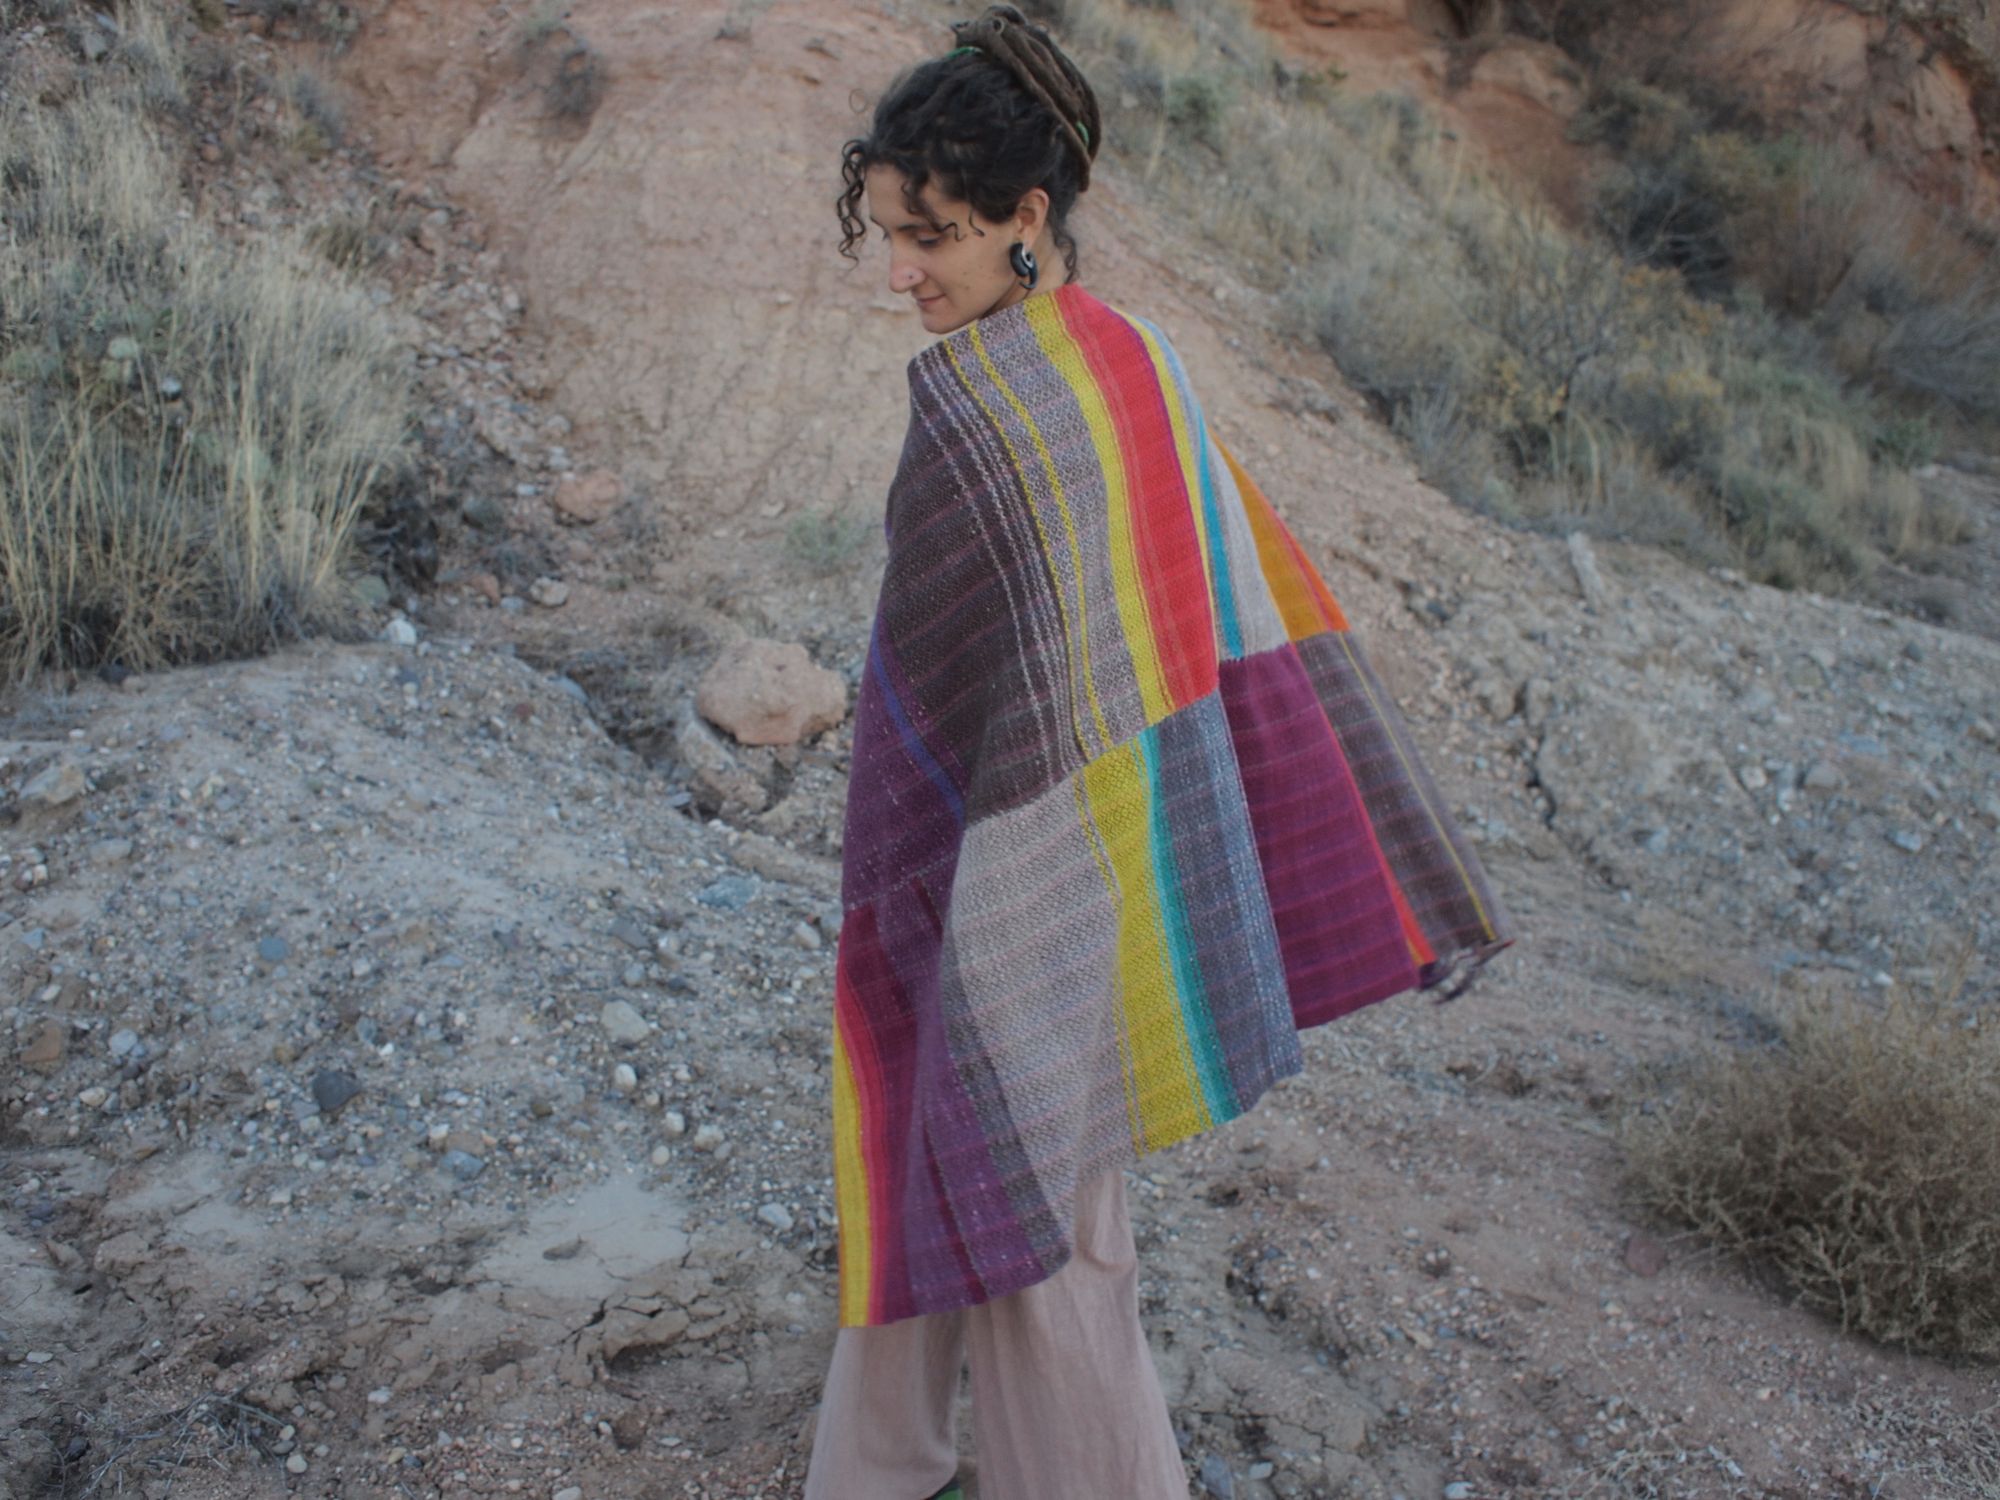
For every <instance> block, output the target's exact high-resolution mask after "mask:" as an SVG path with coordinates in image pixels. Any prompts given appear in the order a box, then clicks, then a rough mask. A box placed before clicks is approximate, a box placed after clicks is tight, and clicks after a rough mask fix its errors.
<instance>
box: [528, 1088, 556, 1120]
mask: <svg viewBox="0 0 2000 1500" xmlns="http://www.w3.org/2000/svg"><path fill="white" fill-rule="evenodd" d="M555 1112H556V1105H555V1101H554V1100H553V1099H551V1098H549V1097H548V1096H547V1095H546V1094H536V1095H535V1096H534V1097H533V1098H531V1099H530V1100H529V1101H528V1113H529V1114H531V1115H533V1116H534V1117H535V1118H536V1119H537V1120H546V1119H548V1118H549V1116H550V1115H553V1114H554V1113H555Z"/></svg>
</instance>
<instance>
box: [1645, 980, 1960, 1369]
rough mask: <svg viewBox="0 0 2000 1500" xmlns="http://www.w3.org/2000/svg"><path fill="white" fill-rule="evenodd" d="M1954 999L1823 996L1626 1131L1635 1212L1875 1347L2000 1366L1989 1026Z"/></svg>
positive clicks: (1707, 1061) (1696, 1073) (1710, 1063)
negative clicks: (1743, 1264) (1776, 1279)
mask: <svg viewBox="0 0 2000 1500" xmlns="http://www.w3.org/2000/svg"><path fill="white" fill-rule="evenodd" d="M1953 998H1954V997H1951V996H1948V995H1933V996H1931V997H1928V998H1919V997H1916V996H1913V995H1911V994H1909V993H1908V992H1907V991H1904V990H1898V991H1896V992H1895V993H1894V995H1893V997H1892V998H1891V999H1890V1000H1888V1001H1887V1002H1886V1003H1880V1004H1878V1003H1870V1002H1866V1001H1861V1000H1850V999H1836V998H1832V997H1820V998H1816V999H1813V1000H1810V1001H1798V1002H1794V1003H1793V1004H1791V1005H1789V1006H1788V1007H1785V1008H1783V1009H1782V1010H1781V1011H1780V1012H1779V1014H1778V1016H1777V1023H1778V1030H1779V1040H1778V1042H1777V1043H1776V1044H1775V1045H1773V1046H1770V1047H1761V1048H1755V1049H1744V1050H1740V1051H1734V1052H1728V1053H1721V1054H1716V1055H1712V1056H1708V1057H1705V1058H1703V1059H1701V1060H1700V1061H1698V1062H1696V1063H1695V1064H1693V1065H1692V1066H1691V1067H1690V1068H1689V1069H1688V1070H1687V1072H1686V1075H1685V1077H1684V1078H1683V1079H1682V1081H1681V1083H1680V1087H1679V1088H1678V1090H1677V1091H1676V1092H1675V1093H1674V1094H1673V1095H1672V1096H1671V1097H1670V1098H1668V1099H1666V1100H1665V1101H1664V1102H1663V1103H1661V1104H1660V1106H1659V1107H1658V1108H1657V1109H1656V1111H1655V1112H1654V1113H1652V1114H1650V1115H1644V1114H1638V1115H1634V1116H1633V1117H1632V1119H1631V1121H1630V1123H1629V1124H1628V1126H1627V1127H1626V1130H1625V1133H1624V1146H1625V1150H1626V1159H1627V1162H1628V1164H1629V1171H1630V1183H1631V1187H1632V1190H1633V1192H1634V1193H1635V1195H1636V1196H1637V1198H1638V1199H1639V1201H1640V1202H1641V1203H1643V1204H1644V1205H1646V1206H1647V1207H1648V1208H1650V1209H1652V1210H1653V1211H1655V1212H1657V1213H1659V1214H1660V1215H1662V1216H1663V1217H1665V1218H1666V1219H1669V1220H1671V1221H1673V1222H1676V1223H1679V1224H1684V1225H1686V1226H1687V1227H1689V1228H1691V1229H1693V1230H1695V1231H1697V1232H1698V1233H1700V1234H1702V1235H1703V1236H1705V1237H1707V1238H1708V1239H1710V1240H1712V1241H1714V1242H1715V1243H1716V1244H1718V1245H1720V1246H1722V1247H1723V1248H1724V1249H1726V1250H1729V1251H1732V1252H1734V1253H1737V1254H1740V1255H1742V1256H1745V1257H1747V1258H1749V1259H1750V1260H1752V1261H1755V1262H1757V1263H1760V1264H1763V1265H1768V1266H1770V1267H1771V1268H1773V1269H1774V1270H1775V1271H1776V1272H1777V1273H1778V1274H1779V1275H1780V1276H1782V1277H1783V1279H1784V1281H1785V1282H1786V1284H1788V1285H1789V1286H1790V1287H1791V1288H1793V1289H1794V1290H1795V1291H1796V1292H1797V1294H1798V1295H1799V1297H1800V1298H1801V1300H1803V1301H1804V1302H1806V1303H1807V1304H1808V1305H1810V1306H1812V1307H1815V1308H1817V1309H1819V1310H1820V1311H1822V1312H1825V1313H1827V1314H1829V1315H1831V1316H1832V1317H1834V1318H1837V1319H1838V1320H1839V1321H1840V1323H1841V1325H1842V1326H1843V1327H1844V1328H1848V1329H1851V1330H1854V1331H1857V1332H1860V1333H1864V1334H1867V1335H1869V1336H1870V1337H1873V1338H1876V1339H1879V1340H1882V1341H1883V1342H1885V1343H1890V1344H1895V1345H1900V1346H1904V1347H1908V1348H1912V1349H1920V1350H1926V1351H1931V1352H1936V1353H1946V1354H1972V1355H1985V1356H1992V1355H1996V1354H2000V1149H1996V1145H2000V1143H1996V1139H1995V1131H1996V1129H2000V1127H1996V1125H1995V1121H1996V1120H2000V1026H1996V1025H1995V1024H1993V1021H1992V1018H1991V1017H1990V1016H1985V1017H1981V1016H1978V1015H1976V1014H1968V1013H1966V1012H1964V1011H1962V1010H1960V1009H1959V1008H1958V1007H1957V1006H1956V1005H1955V1004H1954V1003H1953Z"/></svg>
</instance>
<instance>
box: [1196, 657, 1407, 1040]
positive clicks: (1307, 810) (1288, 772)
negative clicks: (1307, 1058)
mask: <svg viewBox="0 0 2000 1500" xmlns="http://www.w3.org/2000/svg"><path fill="white" fill-rule="evenodd" d="M1221 670H1222V702H1223V706H1224V708H1225V710H1226V711H1227V713H1228V715H1229V731H1230V736H1231V738H1232V739H1233V740H1234V741H1235V745H1236V758H1237V762H1238V765H1239V767H1240V769H1241V772H1242V777H1243V791H1244V795H1245V797H1246V799H1247V800H1248V802H1249V806H1250V825H1251V828H1252V830H1253V831H1254V832H1255V835H1256V841H1257V858H1258V862H1259V863H1260V864H1261V865H1262V866H1263V869H1264V884H1265V888H1266V890H1267V891H1268V893H1269V895H1270V899H1271V915H1272V918H1273V920H1274V921H1275V923H1276V925H1277V929H1278V944H1279V949H1280V951H1281V953H1282V954H1283V956H1284V965H1285V984H1286V987H1287V989H1289V991H1290V992H1291V1000H1292V1017H1293V1020H1294V1021H1295V1022H1296V1023H1297V1025H1298V1026H1299V1027H1300V1028H1301V1029H1303V1028H1305V1027H1308V1026H1317V1025H1319V1024H1320V1023H1322V1022H1324V1021H1330V1020H1333V1019H1334V1018H1335V1017H1337V1016H1342V1015H1345V1014H1347V1013H1348V1012H1349V1011H1353V1010H1358V1009H1359V1008H1360V1007H1362V1006H1364V1005H1367V1004H1369V1003H1370V1002H1371V1001H1375V1000H1380V999H1384V998H1386V997H1387V996H1390V995H1394V994H1397V993H1399V992H1400V991H1402V990H1406V989H1409V988H1411V987H1413V986H1414V985H1415V984H1416V981H1417V969H1416V960H1415V959H1414V958H1413V957H1412V955H1411V953H1410V947H1409V943H1408V941H1407V940H1406V939H1405V938H1404V936H1403V926H1402V921H1401V919H1400V917H1399V916H1398V914H1397V911H1396V906H1395V898H1394V897H1393V895H1392V894H1391V893H1390V889H1389V883H1388V879H1387V877H1386V875H1385V874H1384V870H1383V864H1382V852H1381V850H1380V849H1379V848H1378V847H1377V845H1376V842H1375V835H1374V832H1373V830H1372V829H1370V827H1369V825H1368V818H1367V814H1366V812H1365V810H1364V809H1363V807H1362V805H1361V796H1360V793H1359V792H1358V791H1357V790H1356V789H1355V785H1354V778H1353V776H1352V775H1351V774H1349V772H1348V769H1347V763H1346V761H1345V760H1344V759H1342V757H1341V753H1340V746H1339V743H1338V741H1336V740H1335V739H1334V736H1333V727H1332V725H1330V724H1329V723H1328V722H1327V719H1326V713H1325V711H1324V710H1323V709H1322V708H1321V707H1320V703H1319V699H1318V697H1317V695H1316V694H1315V693H1314V692H1313V686H1312V680H1311V679H1310V678H1309V677H1308V676H1307V675H1306V670H1305V666H1304V664H1303V663H1302V662H1301V661H1300V660H1299V657H1298V653H1297V651H1296V650H1295V649H1294V648H1293V647H1291V646H1290V645H1285V646H1280V647H1278V648H1277V649H1275V650H1272V651H1262V652H1259V653H1257V654H1256V655H1255V656H1247V657H1243V658H1240V659H1238V660H1236V661H1227V662H1224V663H1222V669H1221Z"/></svg>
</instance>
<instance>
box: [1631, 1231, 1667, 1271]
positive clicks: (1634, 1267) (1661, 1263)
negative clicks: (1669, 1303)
mask: <svg viewBox="0 0 2000 1500" xmlns="http://www.w3.org/2000/svg"><path fill="white" fill-rule="evenodd" d="M1624 1259H1625V1269H1626V1270H1628V1271H1630V1272H1631V1273H1632V1274H1633V1275H1634V1276H1644V1277H1647V1278H1651V1277H1654V1276H1657V1275H1659V1274H1660V1272H1662V1271H1664V1270H1665V1269H1666V1268H1667V1252H1666V1251H1665V1249H1663V1248H1662V1247H1661V1245H1660V1242H1659V1241H1658V1240H1656V1239H1654V1238H1653V1237H1652V1236H1651V1235H1650V1234H1636V1233H1635V1234H1629V1235H1627V1236H1626V1237H1625V1251H1624Z"/></svg>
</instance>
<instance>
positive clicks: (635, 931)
mask: <svg viewBox="0 0 2000 1500" xmlns="http://www.w3.org/2000/svg"><path fill="white" fill-rule="evenodd" d="M611 935H612V936H613V937H615V938H617V939H618V941H619V942H621V943H623V944H624V945H625V946H626V947H628V948H637V949H638V950H639V951H640V952H641V953H651V952H652V951H653V935H652V933H651V932H649V931H647V929H646V927H645V925H644V924H643V923H641V922H640V921H638V920H637V919H636V918H633V917H626V916H621V917H618V918H616V919H614V920H613V922H612V923H611Z"/></svg>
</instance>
